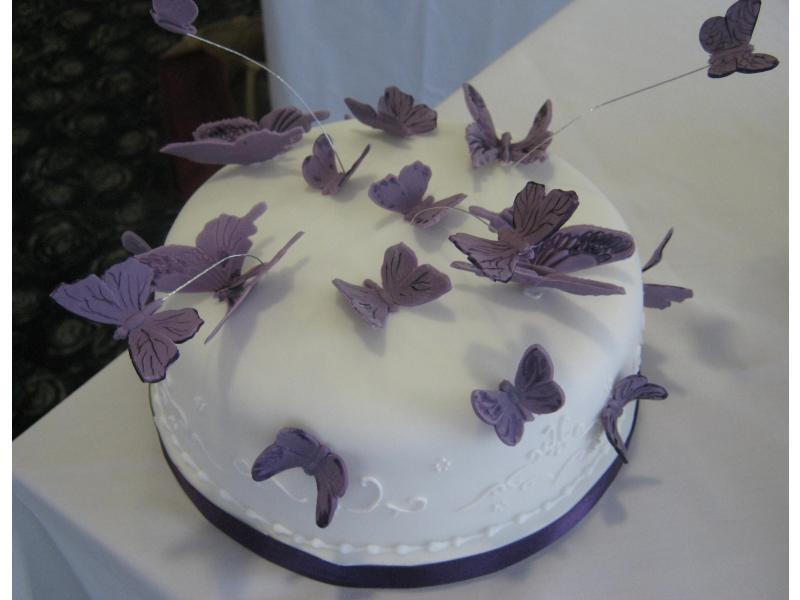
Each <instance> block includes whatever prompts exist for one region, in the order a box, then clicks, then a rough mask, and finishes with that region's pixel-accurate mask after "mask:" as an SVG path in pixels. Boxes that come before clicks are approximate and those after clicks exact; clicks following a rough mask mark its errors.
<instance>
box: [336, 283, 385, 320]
mask: <svg viewBox="0 0 800 600" xmlns="http://www.w3.org/2000/svg"><path fill="white" fill-rule="evenodd" d="M333 285H335V286H336V289H337V290H339V291H340V292H341V293H342V295H343V296H344V297H345V298H347V301H348V302H349V303H350V305H351V306H352V307H353V310H355V311H356V313H357V314H358V316H359V317H361V318H362V319H364V320H365V321H366V322H367V323H368V324H369V325H370V326H371V327H375V328H378V329H380V328H382V327H383V326H384V325H385V324H386V317H387V316H388V315H389V308H390V306H389V304H388V303H387V302H386V300H384V299H383V297H381V295H380V294H379V293H378V290H377V289H375V287H365V286H360V285H353V284H352V283H347V282H346V281H342V280H341V279H334V280H333Z"/></svg>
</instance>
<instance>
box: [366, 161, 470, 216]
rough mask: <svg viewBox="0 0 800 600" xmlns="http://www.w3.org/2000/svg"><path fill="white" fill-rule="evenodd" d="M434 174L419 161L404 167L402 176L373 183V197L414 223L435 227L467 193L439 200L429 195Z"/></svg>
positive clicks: (370, 193) (387, 177) (389, 177)
mask: <svg viewBox="0 0 800 600" xmlns="http://www.w3.org/2000/svg"><path fill="white" fill-rule="evenodd" d="M431 174H432V172H431V168H430V167H429V166H428V165H426V164H424V163H422V162H420V161H415V162H413V163H411V164H410V165H406V166H405V167H403V168H402V169H401V170H400V174H399V175H391V174H390V175H387V176H386V177H384V178H383V179H381V180H380V181H376V182H375V183H373V184H372V185H371V186H369V197H370V199H371V200H372V201H373V202H374V203H375V204H377V205H378V206H380V207H381V208H385V209H387V210H391V211H394V212H398V213H400V214H401V215H403V217H404V218H405V220H406V221H408V222H410V223H411V224H412V225H416V226H417V227H421V228H423V229H427V228H428V227H433V226H434V225H436V224H437V223H439V221H441V220H442V219H443V218H444V216H445V214H446V213H447V210H448V209H449V208H452V207H454V206H458V205H459V204H460V203H461V202H462V201H463V200H464V198H466V197H467V195H466V194H453V195H452V196H448V197H447V198H443V199H442V200H438V201H435V200H434V198H433V196H427V197H426V196H425V192H426V190H427V189H428V183H429V182H430V179H431Z"/></svg>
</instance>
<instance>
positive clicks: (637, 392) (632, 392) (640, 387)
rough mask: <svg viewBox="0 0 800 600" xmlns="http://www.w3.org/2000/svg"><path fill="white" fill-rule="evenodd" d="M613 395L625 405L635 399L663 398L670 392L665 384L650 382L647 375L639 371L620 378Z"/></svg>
mask: <svg viewBox="0 0 800 600" xmlns="http://www.w3.org/2000/svg"><path fill="white" fill-rule="evenodd" d="M611 396H612V398H614V399H615V400H616V401H617V402H618V403H620V404H619V406H620V407H623V406H625V405H626V404H627V403H628V402H631V401H633V400H663V399H664V398H666V397H667V396H669V394H668V393H667V390H666V388H664V387H663V386H660V385H657V384H655V383H650V382H649V381H648V380H647V377H645V376H644V375H641V374H639V373H637V374H634V375H628V376H627V377H623V378H622V379H620V380H619V381H618V382H617V383H616V384H615V385H614V389H613V390H612V392H611Z"/></svg>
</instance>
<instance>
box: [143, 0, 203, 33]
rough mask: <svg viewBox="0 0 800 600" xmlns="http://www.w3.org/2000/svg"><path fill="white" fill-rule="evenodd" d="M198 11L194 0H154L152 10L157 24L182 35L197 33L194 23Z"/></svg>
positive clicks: (151, 13)
mask: <svg viewBox="0 0 800 600" xmlns="http://www.w3.org/2000/svg"><path fill="white" fill-rule="evenodd" d="M198 13H199V11H198V9H197V5H196V4H195V3H194V2H192V0H153V8H152V9H151V10H150V16H152V17H153V21H155V22H156V25H158V26H159V27H162V28H164V29H166V30H167V31H171V32H172V33H179V34H181V35H186V34H190V33H191V34H195V33H197V28H195V26H194V25H193V23H194V20H195V19H196V18H197V14H198Z"/></svg>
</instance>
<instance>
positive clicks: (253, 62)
mask: <svg viewBox="0 0 800 600" xmlns="http://www.w3.org/2000/svg"><path fill="white" fill-rule="evenodd" d="M186 36H187V37H190V38H193V39H195V40H197V41H198V42H203V43H204V44H208V45H209V46H213V47H214V48H217V49H219V50H223V51H225V52H229V53H231V54H233V55H234V56H238V57H239V58H241V59H242V60H243V61H245V62H249V63H250V64H251V65H255V66H256V67H258V68H259V69H262V70H264V71H266V72H267V73H269V74H270V75H272V76H273V77H274V78H275V79H277V80H278V81H280V82H281V83H282V84H283V85H285V86H286V87H287V88H289V91H290V92H292V94H294V95H295V97H296V98H297V99H298V100H300V103H301V104H302V105H303V107H304V108H305V109H306V110H307V111H308V112H309V114H310V115H311V116H312V117H313V118H314V121H315V122H316V123H317V125H319V129H320V131H321V132H322V135H324V136H325V138H326V139H327V140H328V143H329V144H330V145H331V148H332V149H333V154H334V156H336V162H338V163H339V168H340V169H341V170H342V171H346V170H347V169H345V168H344V164H343V163H342V159H341V158H339V153H338V152H336V146H334V144H333V139H331V136H329V135H328V132H327V131H325V127H323V126H322V122H321V121H320V120H319V119H318V118H317V115H315V114H314V111H313V110H311V107H310V106H309V105H308V104H307V103H306V101H305V100H304V99H303V97H302V96H301V95H300V92H298V91H297V90H296V89H294V87H292V85H291V84H290V83H289V82H288V81H286V80H285V79H284V78H283V77H281V76H280V75H278V74H277V73H276V72H275V71H273V70H272V69H270V68H269V67H268V66H267V65H265V64H264V63H260V62H258V61H257V60H255V59H252V58H250V57H249V56H247V55H246V54H242V53H241V52H239V51H238V50H234V49H233V48H228V47H227V46H223V45H222V44H218V43H217V42H214V41H212V40H209V39H207V38H204V37H202V36H199V35H197V34H195V33H186Z"/></svg>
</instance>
